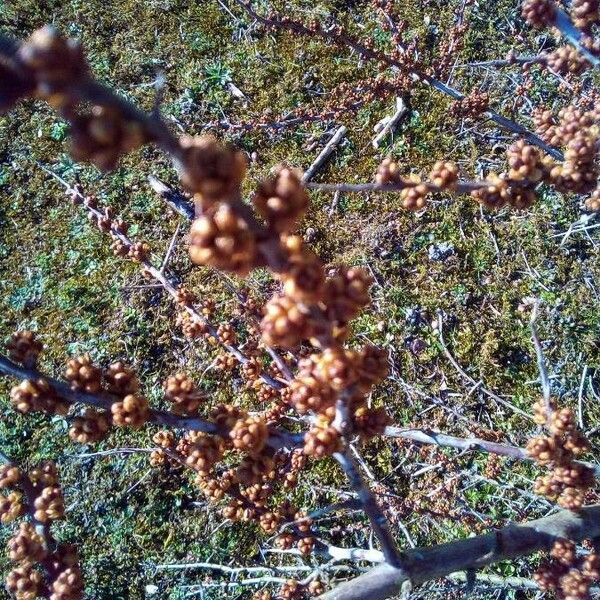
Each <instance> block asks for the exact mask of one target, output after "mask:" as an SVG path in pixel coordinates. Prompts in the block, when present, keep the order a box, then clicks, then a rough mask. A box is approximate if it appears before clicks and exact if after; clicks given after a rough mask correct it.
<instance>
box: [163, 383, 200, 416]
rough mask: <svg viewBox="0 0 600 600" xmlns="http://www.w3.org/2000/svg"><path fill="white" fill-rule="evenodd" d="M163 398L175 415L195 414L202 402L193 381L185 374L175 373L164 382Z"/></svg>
mask: <svg viewBox="0 0 600 600" xmlns="http://www.w3.org/2000/svg"><path fill="white" fill-rule="evenodd" d="M164 387H165V398H167V400H169V401H170V402H171V405H172V407H173V411H174V412H175V413H177V414H180V415H181V414H195V413H196V412H197V411H198V408H199V407H200V404H201V403H202V400H204V396H203V394H202V393H201V392H199V391H198V389H197V387H196V384H195V383H194V381H193V380H192V379H191V378H190V377H188V376H187V375H186V374H185V373H176V374H175V375H172V376H171V377H169V378H168V379H167V381H166V382H165V386H164Z"/></svg>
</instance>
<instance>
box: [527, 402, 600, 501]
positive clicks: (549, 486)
mask: <svg viewBox="0 0 600 600" xmlns="http://www.w3.org/2000/svg"><path fill="white" fill-rule="evenodd" d="M534 415H535V420H536V422H537V423H539V424H540V425H547V427H548V430H549V435H546V436H539V437H534V438H532V439H531V440H530V441H529V442H528V444H527V452H528V453H529V455H530V456H531V457H532V458H533V459H534V460H535V461H536V462H537V463H538V464H539V465H542V466H544V467H548V468H549V469H550V470H551V471H550V473H549V474H548V475H544V476H542V477H540V478H538V479H537V480H536V482H535V490H536V492H537V493H538V494H542V495H544V496H546V497H547V498H550V499H551V500H556V501H557V502H558V504H560V505H561V506H563V507H565V508H568V509H570V510H577V509H578V508H580V507H581V506H582V505H583V502H584V499H585V492H586V490H587V489H588V488H589V487H590V486H591V485H592V483H593V481H594V474H593V471H592V469H590V468H589V467H586V466H585V465H583V464H581V463H577V462H575V458H576V457H577V458H578V457H580V456H581V455H583V454H585V453H586V452H587V451H588V450H589V442H588V440H587V439H586V438H585V436H584V435H583V434H582V433H581V432H580V431H579V430H578V429H577V426H576V424H575V419H574V418H573V413H572V412H571V410H570V409H568V408H561V409H557V408H556V407H555V406H554V403H552V402H551V403H550V410H548V408H547V406H546V403H545V402H543V401H542V400H540V401H538V402H536V403H535V405H534Z"/></svg>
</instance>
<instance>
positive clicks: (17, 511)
mask: <svg viewBox="0 0 600 600" xmlns="http://www.w3.org/2000/svg"><path fill="white" fill-rule="evenodd" d="M9 468H10V469H12V470H13V471H14V469H16V471H17V472H18V473H19V477H18V481H13V482H12V484H13V485H18V484H20V483H23V486H25V485H27V486H28V487H29V488H31V489H32V490H33V491H32V493H29V492H28V497H27V500H28V502H31V505H30V506H28V510H27V512H28V513H29V515H30V518H31V519H34V520H35V521H34V523H31V522H22V523H21V524H20V525H19V528H18V530H17V531H16V532H15V534H14V535H13V537H11V538H10V539H9V540H8V544H7V546H8V556H9V559H10V560H11V561H12V562H13V563H15V566H14V568H13V569H12V570H11V571H10V572H9V573H8V575H7V577H6V589H7V590H8V591H9V592H10V593H11V594H14V595H15V597H16V598H17V599H19V600H34V599H35V598H37V597H39V596H40V595H43V597H46V598H50V600H81V599H82V598H83V581H82V578H81V572H80V571H79V567H78V564H77V563H78V559H77V555H76V553H74V551H73V550H72V549H71V548H70V547H69V546H65V545H59V544H56V542H55V541H54V540H53V539H52V537H51V535H50V533H49V531H50V530H49V524H50V523H51V522H52V521H55V520H57V519H62V518H63V516H64V499H63V495H62V492H61V489H60V487H58V472H57V470H56V466H55V465H54V463H52V462H50V461H47V462H45V463H42V464H40V465H39V466H38V467H36V468H34V469H32V470H31V471H30V472H29V473H28V474H23V473H21V471H20V469H18V468H17V467H13V466H9ZM2 470H3V471H6V470H7V469H6V466H4V467H3V468H2ZM12 479H13V480H14V477H13V478H12ZM26 480H27V481H26ZM32 495H33V497H32ZM17 498H18V500H17ZM17 506H18V508H16V507H17ZM7 509H8V512H7ZM25 512H26V511H25V506H24V504H23V499H22V497H21V495H20V494H18V493H17V492H13V493H12V494H11V495H10V496H9V497H7V498H1V499H0V520H1V521H2V523H7V522H9V521H10V520H13V519H14V518H16V517H18V516H21V515H22V514H24V513H25ZM35 522H37V524H38V525H39V524H40V523H42V524H44V525H45V527H44V528H43V529H40V528H36V527H34V524H35ZM42 531H43V533H42ZM42 566H43V568H44V571H45V573H46V578H44V575H43V574H42V570H41V569H39V567H42ZM45 579H46V580H45Z"/></svg>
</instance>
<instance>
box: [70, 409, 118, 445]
mask: <svg viewBox="0 0 600 600" xmlns="http://www.w3.org/2000/svg"><path fill="white" fill-rule="evenodd" d="M109 430H110V415H109V414H108V413H105V412H100V411H97V410H96V409H94V408H91V407H90V408H86V409H85V411H84V412H83V414H82V415H81V416H79V417H75V418H74V419H73V421H72V424H71V428H70V429H69V437H70V438H71V439H72V440H73V441H74V442H78V443H79V444H90V443H93V442H99V441H101V440H103V439H104V438H105V437H106V435H107V434H108V432H109Z"/></svg>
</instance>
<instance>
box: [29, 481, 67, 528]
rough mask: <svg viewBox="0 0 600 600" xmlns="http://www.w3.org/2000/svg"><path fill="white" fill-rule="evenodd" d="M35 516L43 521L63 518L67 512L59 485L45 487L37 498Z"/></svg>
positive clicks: (34, 504)
mask: <svg viewBox="0 0 600 600" xmlns="http://www.w3.org/2000/svg"><path fill="white" fill-rule="evenodd" d="M33 506H34V508H35V513H34V516H35V518H36V519H37V520H38V521H40V522H41V523H47V522H48V521H55V520H57V519H62V518H63V516H64V514H65V502H64V499H63V495H62V491H61V489H60V488H59V487H56V486H52V487H45V488H44V489H43V490H42V493H41V494H40V495H39V496H38V497H37V498H36V499H35V501H34V503H33Z"/></svg>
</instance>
